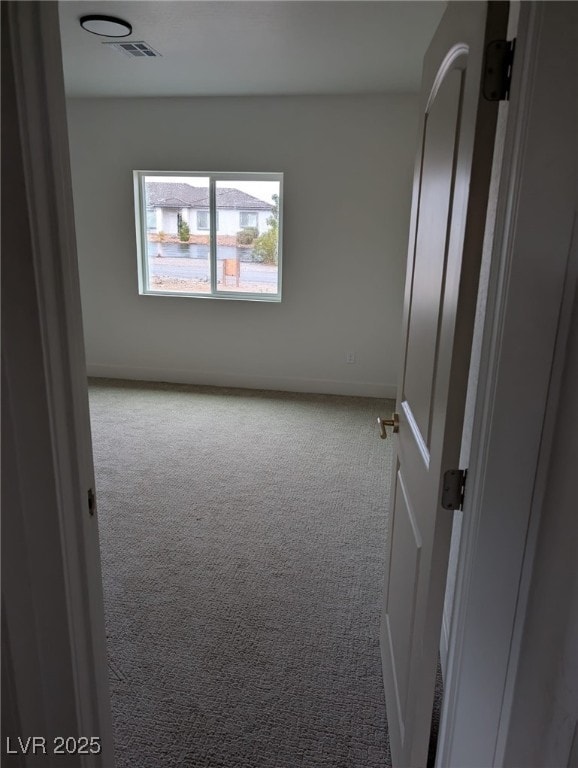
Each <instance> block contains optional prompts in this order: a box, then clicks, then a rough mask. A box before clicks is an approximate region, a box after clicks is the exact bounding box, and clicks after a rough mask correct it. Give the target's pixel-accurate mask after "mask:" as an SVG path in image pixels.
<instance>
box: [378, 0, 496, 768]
mask: <svg viewBox="0 0 578 768" xmlns="http://www.w3.org/2000/svg"><path fill="white" fill-rule="evenodd" d="M507 14H508V4H507V3H490V4H486V3H478V2H476V3H471V2H464V3H460V2H455V3H453V2H452V3H450V4H449V7H448V10H447V12H446V14H445V15H444V17H443V19H442V21H441V23H440V26H439V28H438V30H437V32H436V35H435V37H434V39H433V41H432V43H431V46H430V48H429V50H428V53H427V54H426V57H425V60H424V70H423V80H422V91H421V101H420V105H421V107H420V112H421V123H420V132H419V144H418V153H417V158H416V166H415V175H414V191H413V205H412V218H411V228H410V241H409V243H410V244H409V252H408V266H407V276H406V288H405V302H404V324H403V337H402V341H403V344H402V347H403V354H402V360H401V366H400V371H401V375H400V384H399V388H398V395H397V405H396V411H397V413H398V414H399V432H398V434H397V435H396V436H395V437H394V438H393V439H394V441H395V454H396V455H395V457H394V463H393V478H392V494H391V504H390V523H389V533H388V541H387V566H386V575H385V591H384V606H383V614H382V627H381V648H382V661H383V672H384V684H385V694H386V704H387V717H388V726H389V736H390V743H391V754H392V760H393V765H394V766H395V767H396V768H398V767H399V766H414V767H416V768H424V766H425V765H426V761H427V750H428V741H429V731H430V722H431V713H432V704H433V695H434V684H435V675H436V666H437V657H438V650H439V638H440V629H441V620H442V611H443V600H444V592H445V581H446V571H447V561H448V552H449V544H450V535H451V526H452V517H453V512H451V511H449V510H447V509H444V508H442V504H441V494H442V481H443V475H444V473H445V472H446V471H447V470H450V469H456V468H457V467H458V461H459V451H460V440H461V431H462V423H463V413H464V403H465V395H466V386H467V377H468V368H469V358H470V348H471V335H472V329H473V321H474V315H475V304H476V290H477V282H478V275H479V264H480V259H481V252H482V241H483V236H484V226H485V214H486V206H487V197H488V188H489V180H490V175H491V166H492V155H493V145H494V135H495V124H496V118H497V102H491V101H487V100H486V99H485V98H484V97H483V96H482V95H481V76H482V67H483V58H484V51H485V47H486V44H487V42H489V41H490V40H496V39H499V38H504V37H505V33H506V24H507Z"/></svg>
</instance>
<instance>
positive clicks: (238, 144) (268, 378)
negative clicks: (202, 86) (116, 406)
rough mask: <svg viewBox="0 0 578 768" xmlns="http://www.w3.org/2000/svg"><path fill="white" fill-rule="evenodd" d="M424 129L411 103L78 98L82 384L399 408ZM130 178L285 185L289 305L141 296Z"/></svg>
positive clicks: (382, 99)
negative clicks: (281, 392)
mask: <svg viewBox="0 0 578 768" xmlns="http://www.w3.org/2000/svg"><path fill="white" fill-rule="evenodd" d="M416 126H417V98H416V97H414V96H413V95H395V96H393V95H392V96H385V95H376V96H359V97H284V98H277V97H271V98H269V97H260V98H213V99H210V98H207V99H204V98H198V99H129V100H120V99H73V100H71V101H70V102H69V130H70V145H71V159H72V171H73V185H74V201H75V218H76V228H77V237H78V250H79V262H80V276H81V291H82V304H83V312H84V326H85V337H86V354H87V360H88V370H89V373H91V374H92V375H104V376H117V377H125V378H143V379H152V380H156V379H159V380H164V381H176V382H179V381H182V382H193V383H210V384H218V385H234V386H248V387H263V388H272V389H287V390H295V391H318V392H328V393H342V394H360V395H371V396H383V395H393V394H394V393H395V385H396V382H397V362H398V346H399V335H400V320H401V310H402V294H403V275H404V274H405V260H406V252H407V232H408V221H409V208H410V196H411V177H412V171H413V158H414V150H415V136H416ZM134 169H147V170H148V169H153V170H155V169H158V170H174V171H179V170H192V171H236V172H242V171H273V172H279V171H281V172H284V174H285V178H284V238H283V301H282V302H281V303H280V304H275V303H265V302H261V303H258V302H246V301H245V302H244V301H223V300H210V299H190V298H174V297H156V296H139V294H138V288H137V285H138V281H137V263H136V247H135V228H134V207H133V186H132V171H133V170H134ZM350 351H353V352H354V353H355V363H354V364H347V363H346V361H345V358H346V353H347V352H350Z"/></svg>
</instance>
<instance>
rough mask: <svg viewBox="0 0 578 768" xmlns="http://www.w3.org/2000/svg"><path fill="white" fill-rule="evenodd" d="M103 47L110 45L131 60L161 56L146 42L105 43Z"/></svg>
mask: <svg viewBox="0 0 578 768" xmlns="http://www.w3.org/2000/svg"><path fill="white" fill-rule="evenodd" d="M103 45H110V46H112V47H113V48H115V49H116V50H117V51H120V52H121V53H124V55H125V56H130V57H131V58H149V59H152V58H154V57H156V56H160V55H161V54H160V53H158V51H155V49H154V48H151V47H150V45H149V44H148V43H145V42H144V40H134V41H133V42H131V43H103Z"/></svg>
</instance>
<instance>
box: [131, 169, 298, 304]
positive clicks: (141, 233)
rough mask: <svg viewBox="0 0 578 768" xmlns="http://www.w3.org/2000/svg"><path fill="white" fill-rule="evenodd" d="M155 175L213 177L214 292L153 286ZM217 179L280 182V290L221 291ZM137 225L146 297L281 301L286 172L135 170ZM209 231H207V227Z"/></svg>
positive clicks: (140, 279) (141, 286) (142, 287)
mask: <svg viewBox="0 0 578 768" xmlns="http://www.w3.org/2000/svg"><path fill="white" fill-rule="evenodd" d="M151 176H175V177H183V176H187V177H188V176H190V177H191V178H193V179H194V178H202V179H207V178H208V179H209V201H210V205H209V222H210V227H209V230H208V231H209V234H210V251H209V258H210V273H211V292H210V293H208V292H207V293H188V292H185V291H155V290H154V289H151V288H150V287H149V286H150V282H149V264H148V248H147V243H148V238H147V231H148V230H147V218H146V197H145V177H151ZM217 181H276V182H278V184H279V211H278V236H279V243H278V258H277V293H249V292H237V291H225V290H222V289H221V290H217V231H218V221H217V214H218V212H217V207H216V199H217V194H216V182H217ZM133 184H134V201H135V224H136V242H137V265H138V284H139V294H141V295H142V296H168V297H180V298H199V299H235V300H237V301H269V302H280V301H281V284H282V244H283V174H282V173H279V172H271V173H247V172H245V173H237V172H234V171H232V172H225V171H205V172H203V171H133ZM204 231H207V230H204Z"/></svg>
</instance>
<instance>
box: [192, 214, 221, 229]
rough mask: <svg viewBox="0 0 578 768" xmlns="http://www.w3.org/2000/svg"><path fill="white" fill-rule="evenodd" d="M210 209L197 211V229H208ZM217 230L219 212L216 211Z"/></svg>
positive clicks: (209, 226)
mask: <svg viewBox="0 0 578 768" xmlns="http://www.w3.org/2000/svg"><path fill="white" fill-rule="evenodd" d="M210 228H211V225H210V211H197V229H210ZM218 231H219V212H218V211H217V232H218Z"/></svg>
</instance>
